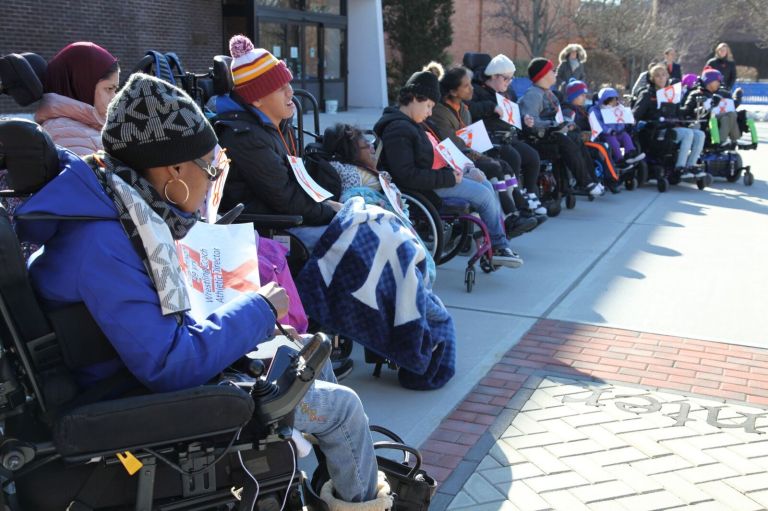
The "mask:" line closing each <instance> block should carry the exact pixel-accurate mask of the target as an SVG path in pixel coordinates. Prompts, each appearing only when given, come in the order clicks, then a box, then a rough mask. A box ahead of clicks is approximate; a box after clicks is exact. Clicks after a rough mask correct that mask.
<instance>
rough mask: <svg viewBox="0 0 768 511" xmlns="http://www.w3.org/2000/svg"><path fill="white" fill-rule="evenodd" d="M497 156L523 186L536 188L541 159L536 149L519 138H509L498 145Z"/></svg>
mask: <svg viewBox="0 0 768 511" xmlns="http://www.w3.org/2000/svg"><path fill="white" fill-rule="evenodd" d="M499 156H501V158H502V159H503V160H504V161H505V162H507V163H508V164H509V166H510V167H512V170H514V172H515V175H517V176H518V178H519V179H520V183H521V185H522V187H523V188H525V189H526V190H528V191H529V192H531V193H535V192H536V190H538V189H539V188H538V184H539V170H540V167H541V159H540V158H539V153H537V152H536V150H535V149H534V148H533V147H531V146H529V145H528V144H526V143H525V142H521V141H520V140H510V141H508V142H507V143H505V144H504V145H502V146H500V147H499Z"/></svg>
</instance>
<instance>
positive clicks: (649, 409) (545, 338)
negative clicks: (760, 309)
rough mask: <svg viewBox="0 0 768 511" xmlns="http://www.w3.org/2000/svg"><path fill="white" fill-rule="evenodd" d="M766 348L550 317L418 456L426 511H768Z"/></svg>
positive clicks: (494, 370) (483, 382) (496, 368)
mask: <svg viewBox="0 0 768 511" xmlns="http://www.w3.org/2000/svg"><path fill="white" fill-rule="evenodd" d="M766 405H768V352H767V351H766V350H761V349H756V348H748V347H741V346H736V345H727V344H721V343H712V342H706V341H697V340H692V339H683V338H678V337H670V336H664V335H656V334H647V333H641V332H632V331H627V330H618V329H612V328H601V327H596V326H592V325H581V324H573V323H565V322H560V321H551V320H542V321H539V322H538V323H537V324H536V325H534V327H533V328H532V329H531V330H530V331H529V332H528V333H527V334H526V335H525V337H524V338H523V339H522V340H521V341H520V343H518V345H516V346H515V347H514V348H513V349H511V350H510V351H509V352H508V353H507V354H506V355H505V356H504V357H503V358H502V360H501V361H500V362H499V363H497V364H496V365H495V366H494V367H493V368H492V370H491V371H490V372H489V373H488V375H486V377H485V378H484V379H483V380H481V381H480V383H479V384H478V385H477V386H476V387H475V388H474V389H473V390H472V392H470V394H468V395H467V397H466V398H465V400H464V401H463V402H462V403H461V404H460V405H459V406H458V407H457V408H456V409H455V410H454V411H453V412H452V413H451V414H450V415H449V416H448V417H447V418H446V419H445V420H444V421H443V423H442V424H441V425H440V426H439V427H438V428H437V429H436V430H435V431H434V432H433V434H432V435H431V437H430V438H429V439H428V440H427V441H426V442H425V443H424V444H423V445H422V446H421V450H422V453H423V455H424V460H425V463H426V465H427V470H428V471H429V473H430V474H432V475H434V476H435V477H436V479H438V480H439V481H440V483H441V484H440V487H439V489H438V495H437V496H436V498H435V500H434V502H433V506H432V508H431V509H434V510H436V511H442V510H444V509H446V508H449V507H450V508H451V509H488V510H493V509H500V510H510V511H511V510H515V509H536V510H538V509H542V510H543V509H563V510H572V509H593V510H601V509H612V510H624V509H633V510H634V509H668V508H676V507H681V508H685V509H688V508H693V509H738V510H747V509H767V508H768V438H766V437H767V436H768V435H764V434H763V433H764V432H765V431H768V411H766V410H765V408H766Z"/></svg>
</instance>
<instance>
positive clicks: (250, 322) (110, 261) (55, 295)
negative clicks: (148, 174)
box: [16, 149, 275, 392]
mask: <svg viewBox="0 0 768 511" xmlns="http://www.w3.org/2000/svg"><path fill="white" fill-rule="evenodd" d="M59 159H60V161H61V166H62V169H63V170H62V172H61V174H59V176H58V177H56V178H55V179H54V180H53V181H51V182H50V183H48V184H47V185H46V186H45V187H44V188H43V189H42V190H40V191H39V192H37V193H36V194H35V195H34V196H33V197H31V198H30V199H29V200H28V201H27V202H26V203H25V204H24V205H23V206H22V207H20V208H19V209H18V210H17V214H19V215H21V214H25V213H50V214H56V215H63V216H74V215H78V216H95V217H98V218H103V219H104V220H103V221H98V220H95V221H80V220H65V221H56V220H45V221H24V220H21V219H19V220H18V222H17V226H16V230H17V234H18V236H19V239H20V240H22V241H30V242H33V243H36V244H40V245H44V247H43V249H42V250H41V251H39V252H38V253H36V254H35V256H34V257H33V259H32V262H31V263H30V268H29V274H30V278H31V279H32V285H33V287H34V288H35V289H36V291H37V293H38V295H39V296H40V297H41V298H42V299H43V301H44V302H45V304H46V306H48V307H50V308H52V309H55V308H57V307H62V306H64V305H67V304H72V303H77V302H83V303H84V304H85V306H86V307H87V308H88V310H89V311H90V312H91V314H92V315H93V318H94V319H95V320H96V323H97V324H98V325H99V326H100V327H101V329H102V331H103V332H104V334H105V335H106V336H107V338H108V339H109V341H110V342H111V343H112V345H113V346H114V348H115V350H116V351H117V353H118V355H119V356H120V360H114V361H112V362H106V363H101V364H98V365H96V366H92V367H90V368H88V370H86V371H85V372H84V373H82V374H79V375H78V377H79V381H80V383H81V384H82V385H90V384H93V383H95V382H97V381H99V380H101V379H104V378H106V377H108V376H110V375H111V374H113V373H115V372H116V371H117V370H119V369H120V368H121V367H122V366H125V367H127V368H128V370H129V371H130V372H131V373H132V374H133V375H134V376H135V377H136V378H137V379H138V380H139V381H140V382H141V383H142V384H144V385H145V386H147V387H148V388H149V389H150V390H152V391H155V392H167V391H172V390H178V389H183V388H188V387H193V386H197V385H201V384H204V383H206V382H207V381H209V380H211V379H212V378H213V377H215V376H216V375H217V374H218V373H219V372H221V371H222V370H224V369H225V368H226V367H227V366H229V365H230V364H231V363H232V362H234V361H236V360H237V359H238V358H240V357H241V356H242V355H244V354H245V353H247V352H249V351H251V350H253V349H254V348H255V347H256V345H257V344H258V343H259V342H260V341H262V340H265V339H267V338H268V337H270V336H271V334H272V331H273V329H274V326H275V316H274V314H273V313H272V310H271V308H270V306H269V305H268V304H267V303H266V301H265V299H264V298H262V297H261V296H260V295H258V294H256V293H247V294H243V295H241V296H240V297H238V298H237V299H236V300H233V301H231V302H229V303H227V304H225V305H223V306H221V307H219V309H218V310H216V312H214V313H213V314H211V315H210V316H208V318H207V319H206V320H205V321H203V322H200V323H198V322H196V321H195V320H194V319H192V317H191V316H190V315H188V314H183V315H181V319H180V320H179V319H178V318H179V316H178V315H169V316H163V315H162V313H161V309H160V301H159V299H158V296H157V291H156V290H155V288H154V286H153V284H152V281H151V280H150V278H149V275H148V274H147V270H146V269H145V267H144V264H143V262H142V260H141V258H140V257H139V255H138V254H137V253H136V250H135V249H134V248H133V245H131V242H130V240H129V239H128V236H127V235H126V233H125V231H124V230H123V228H122V226H121V224H120V223H119V221H118V218H117V210H116V208H115V205H114V203H113V202H112V201H111V199H110V198H109V197H108V196H107V194H106V193H105V192H104V190H103V189H102V187H101V185H100V183H99V182H98V180H97V179H96V176H95V175H94V173H93V171H92V170H91V169H90V167H89V166H88V165H87V164H86V163H85V162H84V161H82V160H81V159H80V158H79V157H78V156H76V155H75V154H74V153H72V152H70V151H67V150H63V149H62V150H60V152H59ZM182 214H183V213H182Z"/></svg>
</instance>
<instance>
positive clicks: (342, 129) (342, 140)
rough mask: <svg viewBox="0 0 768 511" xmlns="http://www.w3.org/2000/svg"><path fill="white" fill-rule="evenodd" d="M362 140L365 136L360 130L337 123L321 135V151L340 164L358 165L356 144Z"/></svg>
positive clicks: (358, 157) (358, 153)
mask: <svg viewBox="0 0 768 511" xmlns="http://www.w3.org/2000/svg"><path fill="white" fill-rule="evenodd" d="M364 138H365V135H364V134H363V132H362V130H360V128H358V127H356V126H352V125H350V124H343V123H338V124H336V125H335V126H332V127H330V128H326V130H325V132H324V133H323V150H325V152H326V153H328V155H329V156H331V158H333V159H335V160H338V161H340V162H342V163H358V161H359V160H360V148H359V146H358V143H359V141H360V140H362V139H364Z"/></svg>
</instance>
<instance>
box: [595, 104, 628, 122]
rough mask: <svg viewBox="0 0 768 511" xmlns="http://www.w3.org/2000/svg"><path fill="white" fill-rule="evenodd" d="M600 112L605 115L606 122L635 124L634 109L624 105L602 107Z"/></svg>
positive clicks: (604, 120)
mask: <svg viewBox="0 0 768 511" xmlns="http://www.w3.org/2000/svg"><path fill="white" fill-rule="evenodd" d="M600 113H601V114H602V115H603V122H604V123H605V124H635V117H634V116H633V115H632V110H630V109H629V108H627V107H626V106H624V105H616V106H614V107H609V108H601V109H600Z"/></svg>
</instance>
